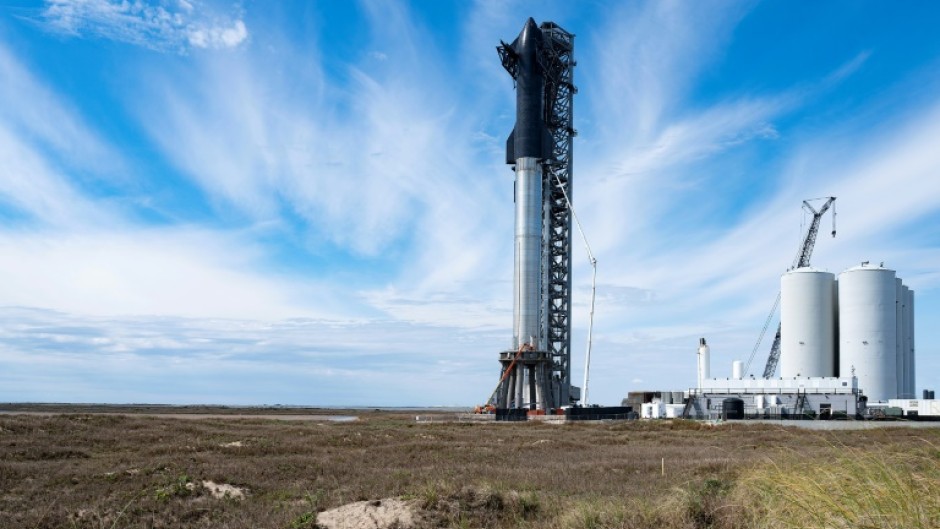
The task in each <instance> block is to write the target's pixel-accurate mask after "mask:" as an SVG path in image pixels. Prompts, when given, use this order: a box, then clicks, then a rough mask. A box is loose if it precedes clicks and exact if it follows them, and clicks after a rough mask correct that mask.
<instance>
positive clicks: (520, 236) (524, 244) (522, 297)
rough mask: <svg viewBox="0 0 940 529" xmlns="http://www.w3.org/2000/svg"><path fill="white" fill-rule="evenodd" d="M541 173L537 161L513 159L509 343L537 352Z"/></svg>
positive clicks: (541, 201)
mask: <svg viewBox="0 0 940 529" xmlns="http://www.w3.org/2000/svg"><path fill="white" fill-rule="evenodd" d="M542 204H543V200H542V170H541V164H540V163H539V160H538V159H537V158H531V157H525V158H519V159H517V160H516V241H515V268H514V273H513V280H514V281H513V289H514V296H513V343H512V348H513V349H518V348H519V346H521V345H522V344H529V345H531V346H532V348H533V349H539V345H540V344H539V343H538V340H539V335H540V326H539V300H540V295H541V290H542Z"/></svg>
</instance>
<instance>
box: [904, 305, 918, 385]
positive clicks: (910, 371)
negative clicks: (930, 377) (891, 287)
mask: <svg viewBox="0 0 940 529" xmlns="http://www.w3.org/2000/svg"><path fill="white" fill-rule="evenodd" d="M904 289H905V294H906V299H907V303H906V304H905V307H904V309H905V314H904V326H905V328H906V330H907V340H906V342H907V349H906V350H905V351H904V352H905V354H906V358H905V360H904V367H905V369H906V372H905V374H904V380H905V381H906V382H907V393H908V394H909V395H910V398H912V399H913V398H916V397H917V387H916V384H915V381H916V376H917V370H916V369H915V368H916V366H917V362H916V361H915V357H914V352H915V351H916V347H914V291H913V290H911V289H909V288H907V287H904Z"/></svg>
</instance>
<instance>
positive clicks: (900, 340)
mask: <svg viewBox="0 0 940 529" xmlns="http://www.w3.org/2000/svg"><path fill="white" fill-rule="evenodd" d="M894 284H895V292H897V302H896V303H895V304H894V306H895V309H896V310H895V311H894V312H895V317H896V318H897V328H898V331H897V336H896V337H895V340H894V343H895V344H896V345H897V347H895V355H897V356H896V357H895V362H894V364H895V365H896V366H897V373H896V374H895V378H896V379H897V381H898V398H901V399H908V398H911V399H912V398H914V396H913V395H908V394H907V379H906V378H905V377H906V376H907V367H906V366H905V365H904V364H905V362H906V361H907V341H906V337H905V336H906V333H905V331H904V329H905V327H904V318H905V317H906V316H907V301H906V296H905V294H904V284H903V283H901V278H899V277H898V278H895V279H894Z"/></svg>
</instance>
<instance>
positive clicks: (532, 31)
mask: <svg viewBox="0 0 940 529" xmlns="http://www.w3.org/2000/svg"><path fill="white" fill-rule="evenodd" d="M541 40H542V30H540V29H539V27H538V25H537V24H536V23H535V19H533V18H532V17H529V20H526V23H525V26H523V28H522V33H520V34H519V43H520V44H521V45H522V46H525V45H526V44H528V43H533V42H538V41H541Z"/></svg>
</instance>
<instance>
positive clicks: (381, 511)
mask: <svg viewBox="0 0 940 529" xmlns="http://www.w3.org/2000/svg"><path fill="white" fill-rule="evenodd" d="M418 520H419V516H418V514H417V508H416V506H415V502H413V501H403V500H397V499H394V498H388V499H384V500H373V501H359V502H356V503H349V504H347V505H343V506H342V507H337V508H335V509H330V510H328V511H323V512H321V513H320V514H318V515H317V525H319V526H321V527H323V528H324V529H390V528H393V527H394V528H396V529H410V528H413V527H415V525H416V524H417V522H418Z"/></svg>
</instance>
